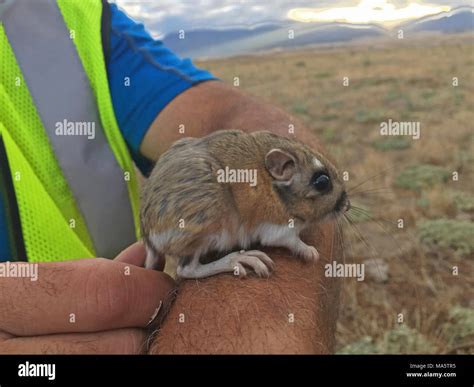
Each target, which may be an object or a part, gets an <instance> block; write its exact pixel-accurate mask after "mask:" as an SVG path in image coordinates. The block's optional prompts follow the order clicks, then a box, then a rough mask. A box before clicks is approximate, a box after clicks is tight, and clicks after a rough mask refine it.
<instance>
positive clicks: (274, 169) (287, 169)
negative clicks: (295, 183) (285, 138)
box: [265, 149, 296, 181]
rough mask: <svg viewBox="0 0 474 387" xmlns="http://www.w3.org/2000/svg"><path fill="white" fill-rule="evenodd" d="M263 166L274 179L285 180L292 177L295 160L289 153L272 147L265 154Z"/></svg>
mask: <svg viewBox="0 0 474 387" xmlns="http://www.w3.org/2000/svg"><path fill="white" fill-rule="evenodd" d="M265 166H266V167H267V170H268V172H270V174H271V175H272V176H273V177H274V178H275V179H277V180H283V181H285V180H290V179H291V178H292V177H293V174H294V173H295V169H296V162H295V159H294V157H293V156H292V155H290V154H289V153H287V152H285V151H283V150H281V149H272V150H271V151H270V152H268V153H267V155H266V156H265Z"/></svg>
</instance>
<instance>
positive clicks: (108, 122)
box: [0, 0, 139, 262]
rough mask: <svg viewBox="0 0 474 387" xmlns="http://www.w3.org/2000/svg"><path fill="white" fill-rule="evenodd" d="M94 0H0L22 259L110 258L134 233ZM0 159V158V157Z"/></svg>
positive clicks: (6, 134)
mask: <svg viewBox="0 0 474 387" xmlns="http://www.w3.org/2000/svg"><path fill="white" fill-rule="evenodd" d="M102 7H103V5H102V2H101V1H100V0H35V1H29V0H6V1H5V2H3V3H2V4H0V22H1V24H0V140H1V142H2V143H3V146H2V147H1V148H3V150H4V152H5V154H6V157H5V159H6V161H7V164H8V166H6V165H0V168H3V169H4V170H3V172H5V169H6V168H8V170H9V175H10V177H11V182H12V186H13V188H12V191H13V193H14V199H15V201H16V203H9V205H10V206H14V205H15V204H16V207H17V213H18V215H19V220H20V222H19V223H20V230H19V232H20V233H21V235H18V237H19V238H20V239H21V238H22V240H23V244H24V249H25V254H26V256H25V257H19V259H27V260H28V261H30V262H38V261H62V260H69V259H78V258H86V257H96V256H103V257H108V258H113V257H114V256H115V254H117V253H118V252H119V251H120V250H121V249H123V248H124V247H126V246H127V245H129V244H130V243H133V241H135V240H137V239H138V238H139V220H138V205H139V204H138V201H139V196H138V185H137V178H136V174H135V170H134V166H133V163H132V160H131V157H130V153H129V151H128V149H127V146H126V144H125V142H124V139H123V137H122V135H121V132H120V131H119V129H118V126H117V122H116V119H115V115H114V110H113V106H112V100H111V96H110V91H109V85H108V81H107V73H106V67H105V60H104V50H103V47H102V38H101V17H102ZM0 162H1V158H0Z"/></svg>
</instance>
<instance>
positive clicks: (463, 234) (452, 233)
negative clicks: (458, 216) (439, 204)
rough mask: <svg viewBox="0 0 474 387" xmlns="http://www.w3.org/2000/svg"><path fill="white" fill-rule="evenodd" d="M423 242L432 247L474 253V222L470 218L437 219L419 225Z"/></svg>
mask: <svg viewBox="0 0 474 387" xmlns="http://www.w3.org/2000/svg"><path fill="white" fill-rule="evenodd" d="M418 231H419V238H420V240H421V242H422V243H423V244H424V245H426V246H427V247H429V248H430V249H438V248H442V249H443V248H444V249H453V250H455V251H457V252H458V253H461V254H472V253H474V223H473V222H471V221H468V220H455V219H435V220H428V221H426V222H424V223H422V224H421V225H420V226H419V227H418Z"/></svg>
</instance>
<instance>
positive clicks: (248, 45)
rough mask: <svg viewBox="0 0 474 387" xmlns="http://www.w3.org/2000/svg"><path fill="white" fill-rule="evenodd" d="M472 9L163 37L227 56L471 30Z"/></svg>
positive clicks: (181, 46) (183, 49) (173, 45)
mask: <svg viewBox="0 0 474 387" xmlns="http://www.w3.org/2000/svg"><path fill="white" fill-rule="evenodd" d="M473 11H474V8H473V7H465V6H464V7H459V8H456V9H454V10H451V11H449V12H442V13H439V14H436V15H432V16H427V17H423V18H420V19H417V20H412V21H409V22H406V23H403V24H400V25H398V26H396V27H393V28H392V29H386V28H384V27H381V26H380V25H376V24H348V23H298V22H291V23H276V22H273V23H269V24H265V25H260V26H256V27H252V28H250V27H249V28H246V27H239V28H228V29H200V30H192V31H185V39H179V35H178V32H176V33H170V34H168V35H166V36H165V37H164V38H163V39H162V41H163V43H164V44H165V45H166V46H167V47H169V48H170V49H171V50H173V51H174V52H176V53H177V54H179V55H180V56H186V57H193V58H216V57H228V56H235V55H242V54H249V53H256V52H262V51H266V50H272V49H288V48H298V47H304V46H307V45H316V44H327V43H344V42H351V41H354V40H358V39H363V38H374V37H382V36H390V35H391V34H393V31H394V30H395V31H398V30H399V29H403V31H404V33H416V34H418V33H429V32H435V33H443V34H452V33H460V32H473V31H474V13H473ZM292 31H293V32H292ZM292 34H293V36H291V35H292Z"/></svg>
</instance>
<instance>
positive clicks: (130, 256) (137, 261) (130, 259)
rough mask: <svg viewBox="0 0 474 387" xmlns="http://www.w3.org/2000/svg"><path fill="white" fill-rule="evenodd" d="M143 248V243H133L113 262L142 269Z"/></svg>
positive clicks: (143, 262)
mask: <svg viewBox="0 0 474 387" xmlns="http://www.w3.org/2000/svg"><path fill="white" fill-rule="evenodd" d="M145 256H146V251H145V246H144V245H143V242H141V241H139V242H135V243H134V244H133V245H130V246H128V247H127V248H126V249H125V250H123V251H122V252H121V253H120V254H119V255H117V257H116V258H115V259H114V261H118V262H124V263H129V264H131V265H135V266H140V267H143V265H144V264H145Z"/></svg>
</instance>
